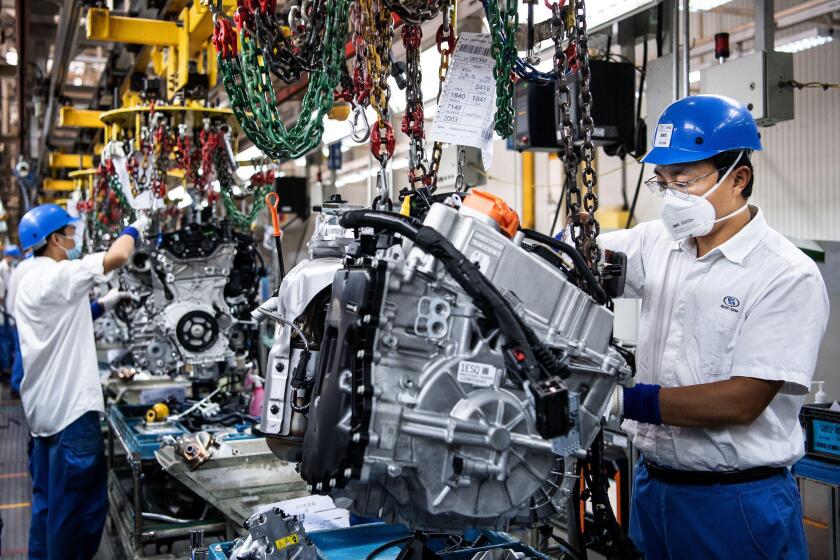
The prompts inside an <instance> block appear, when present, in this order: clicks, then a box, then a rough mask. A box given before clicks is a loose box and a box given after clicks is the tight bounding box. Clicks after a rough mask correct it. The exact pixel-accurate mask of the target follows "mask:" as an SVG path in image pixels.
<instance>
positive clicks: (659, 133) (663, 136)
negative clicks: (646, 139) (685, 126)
mask: <svg viewBox="0 0 840 560" xmlns="http://www.w3.org/2000/svg"><path fill="white" fill-rule="evenodd" d="M673 133H674V125H672V124H669V123H662V124H658V125H656V136H655V137H654V139H653V147H654V148H669V147H670V146H671V135H672V134H673Z"/></svg>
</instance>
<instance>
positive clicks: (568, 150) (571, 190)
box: [550, 0, 601, 278]
mask: <svg viewBox="0 0 840 560" xmlns="http://www.w3.org/2000/svg"><path fill="white" fill-rule="evenodd" d="M573 6H574V7H572V6H569V5H563V6H561V5H559V4H557V3H554V4H552V7H551V23H550V29H551V37H552V41H553V42H554V59H553V60H554V73H555V75H556V76H557V81H556V82H555V100H556V103H557V109H556V110H557V114H558V115H559V119H558V120H559V123H560V124H559V130H558V140H559V141H560V143H561V145H562V147H561V150H560V159H561V160H562V161H563V166H564V169H565V172H566V211H567V213H568V216H569V221H570V223H571V226H570V227H571V235H572V240H573V241H574V244H575V247H576V248H577V249H578V251H580V253H581V254H582V255H583V257H584V259H585V260H586V262H587V265H588V267H589V269H590V270H591V271H592V273H593V274H594V275H595V276H596V278H600V277H601V272H600V269H599V262H600V249H599V248H598V244H597V242H596V239H597V236H598V233H599V232H600V226H599V224H598V221H597V219H596V218H595V212H596V211H597V209H598V197H597V195H596V194H595V192H594V187H595V184H596V180H597V179H596V176H595V170H594V168H593V167H592V160H593V158H594V153H595V147H594V144H593V142H592V128H593V122H592V94H591V92H590V91H589V80H590V74H589V56H588V53H587V41H586V19H585V6H584V2H583V0H576V1H574V2H573ZM572 17H573V21H572ZM570 27H572V29H570ZM572 31H573V32H574V33H573V34H572ZM566 39H568V40H569V42H570V43H571V42H572V41H574V43H575V44H574V48H572V47H571V46H570V47H569V48H568V49H564V48H563V41H564V40H566ZM567 51H568V52H567ZM571 52H575V53H576V54H575V57H576V59H577V60H576V65H577V72H578V77H579V87H578V90H579V94H578V107H579V112H580V114H581V119H580V126H579V130H580V131H581V133H582V134H583V145H582V148H581V153H582V154H583V157H584V160H585V168H584V172H583V174H582V175H583V183H584V186H585V187H586V195H582V193H581V191H580V187H579V186H578V164H579V163H580V161H579V159H578V153H577V152H576V151H575V146H574V140H575V132H576V128H577V127H576V126H575V123H574V122H573V121H572V117H571V110H572V93H571V90H570V89H569V83H568V81H569V79H570V78H571V76H572V75H573V72H572V71H571V64H570V61H569V56H568V53H571ZM581 209H583V210H585V211H586V212H588V218H587V221H586V224H584V223H582V221H581V217H580V213H581Z"/></svg>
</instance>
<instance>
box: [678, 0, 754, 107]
mask: <svg viewBox="0 0 840 560" xmlns="http://www.w3.org/2000/svg"><path fill="white" fill-rule="evenodd" d="M757 1H760V0H757ZM690 17H691V12H689V11H688V0H682V20H683V24H682V37H683V45H682V93H683V96H684V97H688V96H689V95H691V91H690V90H689V81H688V74H689V73H690V72H691V33H690V30H691V20H690V19H689V18H690Z"/></svg>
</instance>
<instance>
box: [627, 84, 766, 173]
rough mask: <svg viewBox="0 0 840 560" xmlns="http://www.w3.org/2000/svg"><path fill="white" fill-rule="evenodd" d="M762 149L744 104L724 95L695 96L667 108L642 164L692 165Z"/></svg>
mask: <svg viewBox="0 0 840 560" xmlns="http://www.w3.org/2000/svg"><path fill="white" fill-rule="evenodd" d="M760 149H761V134H760V133H759V132H758V126H756V124H755V119H754V118H753V116H752V115H751V114H750V112H749V111H748V110H747V108H746V107H744V106H743V105H741V103H739V102H738V101H735V100H734V99H730V98H729V97H723V96H722V95H692V96H689V97H684V98H683V99H679V100H677V101H674V102H673V103H671V104H670V105H668V108H667V109H665V111H664V112H663V113H662V116H661V117H659V122H658V123H657V125H656V130H655V131H654V133H653V147H652V148H651V149H650V151H649V152H648V153H646V154H645V155H644V157H643V158H642V161H643V162H645V163H652V164H654V165H670V164H672V163H690V162H693V161H702V160H704V159H709V158H710V157H713V156H716V155H718V154H720V153H723V152H728V151H732V150H760Z"/></svg>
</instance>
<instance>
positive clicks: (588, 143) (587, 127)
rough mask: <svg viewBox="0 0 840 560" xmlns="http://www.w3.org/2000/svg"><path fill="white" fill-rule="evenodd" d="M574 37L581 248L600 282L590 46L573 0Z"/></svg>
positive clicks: (578, 3)
mask: <svg viewBox="0 0 840 560" xmlns="http://www.w3.org/2000/svg"><path fill="white" fill-rule="evenodd" d="M574 5H575V35H576V40H577V60H578V76H579V80H578V107H579V108H580V110H579V112H580V132H581V133H582V134H583V145H582V146H581V155H582V156H583V171H582V172H581V179H582V181H583V185H584V186H585V187H586V194H584V195H583V209H584V210H585V211H586V213H587V216H588V217H587V222H586V235H585V236H584V240H583V243H582V244H581V245H582V247H581V248H582V249H583V254H584V258H586V259H587V261H588V262H589V264H590V268H591V269H592V273H593V274H594V275H595V277H596V278H598V279H600V278H601V269H600V267H599V264H600V262H601V249H600V248H599V247H598V243H597V239H598V234H599V233H600V232H601V225H600V224H599V223H598V220H597V219H596V217H595V212H596V211H597V210H598V195H597V193H596V192H595V185H596V184H597V182H598V177H597V175H596V174H595V168H594V167H593V166H592V161H593V160H594V158H595V144H594V143H593V142H592V133H593V131H594V128H595V123H594V121H593V120H592V92H591V91H590V89H589V86H590V81H591V79H592V74H591V71H590V69H589V46H588V41H587V33H586V6H585V2H584V0H575V3H574Z"/></svg>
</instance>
